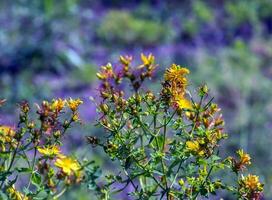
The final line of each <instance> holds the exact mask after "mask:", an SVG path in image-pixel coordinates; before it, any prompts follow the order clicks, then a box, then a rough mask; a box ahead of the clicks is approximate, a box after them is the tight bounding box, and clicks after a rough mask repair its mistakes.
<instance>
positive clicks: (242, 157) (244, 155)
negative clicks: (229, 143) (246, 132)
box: [237, 149, 251, 165]
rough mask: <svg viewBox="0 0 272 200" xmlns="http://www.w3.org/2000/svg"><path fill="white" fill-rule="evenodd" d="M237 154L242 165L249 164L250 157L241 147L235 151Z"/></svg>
mask: <svg viewBox="0 0 272 200" xmlns="http://www.w3.org/2000/svg"><path fill="white" fill-rule="evenodd" d="M237 154H238V155H239V157H240V164H242V165H250V164H251V161H250V160H251V158H250V155H249V154H247V153H245V152H244V151H243V150H242V149H240V150H238V151H237Z"/></svg>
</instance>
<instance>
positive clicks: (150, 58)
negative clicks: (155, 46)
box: [139, 53, 155, 68]
mask: <svg viewBox="0 0 272 200" xmlns="http://www.w3.org/2000/svg"><path fill="white" fill-rule="evenodd" d="M141 60H142V62H143V64H142V65H140V66H139V68H142V67H145V66H150V65H152V64H153V63H154V61H155V56H153V55H152V54H151V53H150V54H149V55H148V56H146V55H144V54H143V53H141Z"/></svg>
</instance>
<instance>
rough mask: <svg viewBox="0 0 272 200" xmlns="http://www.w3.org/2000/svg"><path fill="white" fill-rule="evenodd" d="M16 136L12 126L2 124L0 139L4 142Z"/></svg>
mask: <svg viewBox="0 0 272 200" xmlns="http://www.w3.org/2000/svg"><path fill="white" fill-rule="evenodd" d="M14 136H15V131H14V129H13V128H12V127H10V126H0V141H1V142H3V143H6V142H11V141H12V139H13V138H14Z"/></svg>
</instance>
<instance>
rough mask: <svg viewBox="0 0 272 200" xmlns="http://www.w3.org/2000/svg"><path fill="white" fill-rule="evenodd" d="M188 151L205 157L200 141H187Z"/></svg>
mask: <svg viewBox="0 0 272 200" xmlns="http://www.w3.org/2000/svg"><path fill="white" fill-rule="evenodd" d="M185 145H186V150H187V151H189V152H190V153H193V154H197V155H200V156H202V155H204V151H203V150H202V149H201V147H200V145H199V142H198V141H187V142H186V143H185Z"/></svg>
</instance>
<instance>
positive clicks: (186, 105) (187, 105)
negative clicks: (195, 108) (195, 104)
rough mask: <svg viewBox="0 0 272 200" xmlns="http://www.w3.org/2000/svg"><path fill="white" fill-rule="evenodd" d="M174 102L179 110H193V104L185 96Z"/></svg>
mask: <svg viewBox="0 0 272 200" xmlns="http://www.w3.org/2000/svg"><path fill="white" fill-rule="evenodd" d="M174 102H175V103H176V104H177V106H178V108H179V109H192V103H191V102H190V101H189V100H188V99H186V98H184V97H183V96H179V97H177V98H175V100H174Z"/></svg>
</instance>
